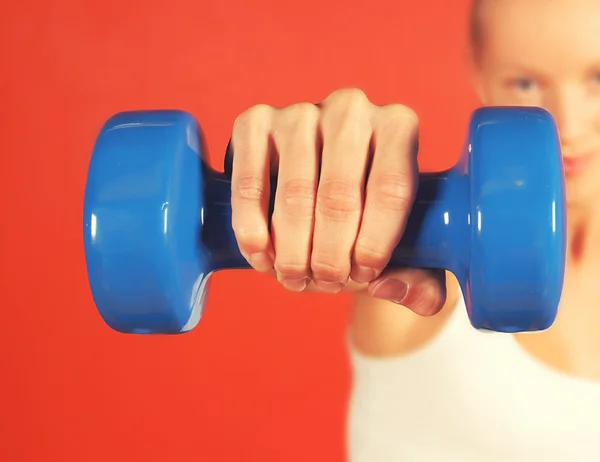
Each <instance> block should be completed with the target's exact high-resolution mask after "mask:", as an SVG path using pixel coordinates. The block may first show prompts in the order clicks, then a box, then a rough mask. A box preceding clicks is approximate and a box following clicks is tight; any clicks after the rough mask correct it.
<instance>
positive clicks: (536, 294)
mask: <svg viewBox="0 0 600 462" xmlns="http://www.w3.org/2000/svg"><path fill="white" fill-rule="evenodd" d="M204 146H205V145H204V141H203V135H202V133H201V131H200V128H199V125H198V123H197V122H196V120H195V118H194V117H193V116H191V115H190V114H188V113H186V112H182V111H176V110H157V111H137V112H124V113H119V114H117V115H114V116H113V117H111V118H110V119H109V120H108V121H107V122H106V123H105V125H104V126H103V127H102V129H101V132H100V134H99V136H98V138H97V140H96V143H95V147H94V151H93V155H92V158H91V162H90V166H89V174H88V178H87V185H86V191H85V204H84V223H83V231H84V240H85V255H86V262H87V270H88V277H89V283H90V287H91V291H92V295H93V299H94V302H95V304H96V306H97V308H98V310H99V312H100V314H101V316H102V318H103V319H104V321H105V322H106V323H107V324H108V325H109V326H110V327H111V328H113V329H115V330H117V331H120V332H126V333H140V334H141V333H147V334H152V333H163V334H172V333H183V332H186V331H189V330H190V329H193V328H194V327H195V326H196V325H197V323H198V322H199V320H200V317H201V315H202V312H203V310H204V305H205V298H206V288H207V281H208V279H209V277H210V275H211V274H212V273H213V272H215V271H218V270H223V269H234V268H237V269H239V268H250V266H249V265H248V263H247V262H246V261H245V260H244V258H243V257H242V255H241V254H240V252H239V249H238V246H237V243H236V239H235V236H234V233H233V230H232V227H231V205H230V194H231V189H230V188H231V180H230V178H229V177H228V176H227V175H225V174H223V173H220V172H217V171H216V170H213V169H212V168H211V167H210V166H209V165H208V163H207V161H206V154H205V147H204ZM389 265H390V266H395V267H398V266H411V267H429V268H444V269H447V270H449V271H451V272H453V274H454V275H455V276H456V277H457V279H458V280H459V281H460V284H461V288H462V291H463V294H464V296H465V301H466V306H467V311H468V316H469V319H470V321H471V324H472V326H473V327H474V328H477V329H486V330H492V331H497V332H520V331H537V330H544V329H546V328H548V327H550V326H551V325H552V323H553V322H554V320H555V318H556V314H557V309H558V304H559V299H560V296H561V292H562V285H563V277H564V267H565V198H564V180H563V168H562V156H561V150H560V143H559V138H558V134H557V130H556V126H555V123H554V120H553V118H552V117H551V115H550V114H549V113H548V112H547V111H545V110H543V109H539V108H526V107H488V108H480V109H477V110H476V111H475V112H474V113H473V114H472V116H471V119H470V124H469V130H468V134H467V137H466V142H465V148H464V151H463V153H462V155H461V157H460V159H459V161H458V162H457V164H456V165H455V166H454V167H453V168H451V169H449V170H446V171H443V172H437V173H423V174H421V176H420V182H419V189H418V193H417V198H416V201H415V203H414V206H413V209H412V212H411V215H410V217H409V221H408V225H407V228H406V231H405V234H404V236H403V238H402V240H401V242H400V244H399V245H398V247H397V248H396V250H395V252H394V253H393V256H392V259H391V261H390V263H389Z"/></svg>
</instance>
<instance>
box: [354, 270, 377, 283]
mask: <svg viewBox="0 0 600 462" xmlns="http://www.w3.org/2000/svg"><path fill="white" fill-rule="evenodd" d="M350 277H351V278H352V280H353V281H355V282H371V281H372V280H373V279H375V277H376V272H375V270H374V269H373V268H369V267H368V266H355V267H353V268H352V272H351V273H350Z"/></svg>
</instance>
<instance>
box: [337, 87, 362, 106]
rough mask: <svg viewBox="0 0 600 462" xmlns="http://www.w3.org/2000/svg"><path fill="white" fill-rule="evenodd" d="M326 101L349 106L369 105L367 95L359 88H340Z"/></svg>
mask: <svg viewBox="0 0 600 462" xmlns="http://www.w3.org/2000/svg"><path fill="white" fill-rule="evenodd" d="M327 99H328V101H330V102H332V103H343V104H350V105H366V104H368V103H369V98H368V97H367V94H366V93H365V92H364V90H362V89H360V88H340V89H337V90H335V91H334V92H332V93H331V95H330V96H329V97H328V98H327Z"/></svg>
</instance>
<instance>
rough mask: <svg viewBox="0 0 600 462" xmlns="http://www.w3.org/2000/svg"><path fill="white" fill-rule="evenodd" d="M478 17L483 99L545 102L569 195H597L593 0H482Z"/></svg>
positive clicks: (581, 198) (599, 82)
mask: <svg viewBox="0 0 600 462" xmlns="http://www.w3.org/2000/svg"><path fill="white" fill-rule="evenodd" d="M481 20H482V22H481V23H480V24H481V25H482V33H483V37H482V38H483V41H482V43H481V44H480V58H479V60H478V63H477V66H476V83H477V89H478V92H479V95H480V98H481V100H482V104H484V105H494V106H502V105H526V106H541V107H544V108H546V109H547V110H549V111H550V112H551V113H552V115H553V116H554V118H555V120H556V122H557V125H558V130H559V134H560V138H561V143H562V150H563V156H564V167H565V175H566V178H565V180H566V187H567V200H568V202H569V203H570V204H578V205H579V204H582V203H584V202H586V201H588V200H589V201H595V200H600V1H599V0H487V1H486V2H485V3H484V7H483V9H482V16H481Z"/></svg>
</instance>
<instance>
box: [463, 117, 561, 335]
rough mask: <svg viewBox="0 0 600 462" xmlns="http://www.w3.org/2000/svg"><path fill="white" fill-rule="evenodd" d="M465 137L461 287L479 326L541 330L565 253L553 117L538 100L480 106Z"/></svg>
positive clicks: (556, 296) (553, 303) (554, 299)
mask: <svg viewBox="0 0 600 462" xmlns="http://www.w3.org/2000/svg"><path fill="white" fill-rule="evenodd" d="M469 133H470V139H469V144H468V152H467V153H466V155H467V156H468V159H469V161H468V169H469V171H468V176H469V184H470V218H469V219H470V220H471V223H470V243H469V244H470V245H469V246H470V249H467V248H465V249H464V251H465V254H466V255H468V261H467V262H465V263H466V265H465V266H466V267H467V269H466V271H468V276H467V277H466V278H465V279H464V280H466V281H467V283H466V286H465V287H463V291H464V293H465V297H466V302H467V309H468V310H469V317H470V319H471V323H472V324H473V326H474V327H476V328H479V329H489V330H493V331H500V332H519V331H536V330H544V329H547V328H548V327H550V325H551V324H552V323H553V322H554V320H555V317H556V314H557V308H558V305H559V302H560V297H561V292H562V287H563V278H564V271H565V257H566V238H565V235H566V224H565V219H566V215H565V213H566V212H565V192H564V175H563V167H562V155H561V148H560V141H559V137H558V133H557V128H556V125H555V122H554V120H553V118H552V116H551V115H550V113H549V112H547V111H546V110H544V109H541V108H526V107H514V108H503V107H495V108H489V107H487V108H481V109H478V110H476V111H475V112H474V113H473V115H472V118H471V124H470V132H469Z"/></svg>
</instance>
